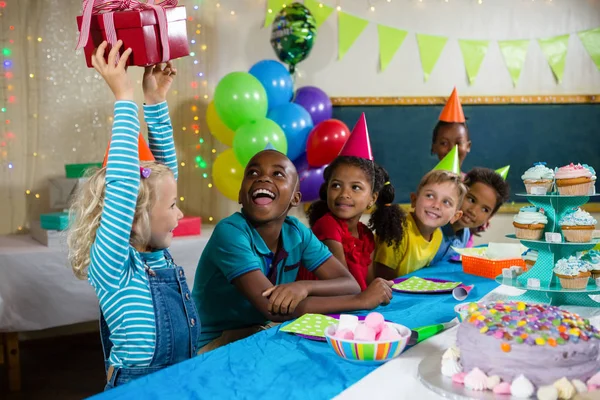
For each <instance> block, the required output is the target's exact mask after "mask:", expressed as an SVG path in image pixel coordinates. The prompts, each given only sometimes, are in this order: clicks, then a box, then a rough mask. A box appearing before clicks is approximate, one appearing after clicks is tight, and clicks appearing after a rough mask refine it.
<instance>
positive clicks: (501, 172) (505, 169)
mask: <svg viewBox="0 0 600 400" xmlns="http://www.w3.org/2000/svg"><path fill="white" fill-rule="evenodd" d="M509 169H510V165H507V166H506V167H502V168H498V169H497V170H496V173H497V174H498V175H500V176H501V177H502V179H504V180H506V177H507V176H508V170H509Z"/></svg>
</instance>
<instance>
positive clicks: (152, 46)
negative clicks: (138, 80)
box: [77, 3, 190, 68]
mask: <svg viewBox="0 0 600 400" xmlns="http://www.w3.org/2000/svg"><path fill="white" fill-rule="evenodd" d="M137 4H138V5H142V4H143V3H137ZM155 7H156V6H155ZM159 11H160V12H161V13H162V10H156V9H140V10H132V11H116V12H113V13H106V14H112V15H111V16H110V17H111V18H110V19H109V20H107V18H106V17H105V15H106V14H92V15H91V19H90V23H89V36H88V39H87V42H86V44H85V47H84V52H85V60H86V63H87V66H88V67H90V68H91V67H92V61H91V56H92V53H93V52H94V49H95V48H97V47H98V46H99V45H100V43H102V41H104V40H107V41H108V42H109V43H112V42H114V43H116V41H117V40H119V39H120V40H122V41H123V46H122V48H121V49H122V51H121V53H123V51H125V49H127V48H129V47H131V49H132V53H131V55H130V56H129V60H128V62H127V65H137V66H141V67H143V66H148V65H154V64H158V63H160V62H164V61H168V60H173V59H175V58H180V57H184V56H187V55H189V54H190V48H189V44H188V40H187V28H186V12H185V7H171V8H164V15H165V16H166V24H165V25H166V32H164V33H163V32H161V27H160V24H159V15H158V12H159ZM88 12H91V9H90V10H89V11H88ZM84 18H85V15H84V16H78V17H77V26H78V28H79V30H80V35H81V37H82V38H83V40H85V35H84V32H81V26H82V24H83V23H84ZM106 25H108V27H107V26H106ZM111 25H113V26H114V28H113V27H112V26H111ZM107 28H108V29H107ZM115 32H116V35H114V33H115ZM111 33H112V35H111ZM162 37H164V38H167V43H166V45H163V41H162ZM81 40H82V39H80V43H79V45H78V48H80V47H81V46H83V43H81ZM165 47H166V49H165ZM165 55H166V56H167V57H166V59H165ZM106 57H108V51H106V53H105V58H106Z"/></svg>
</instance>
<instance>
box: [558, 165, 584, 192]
mask: <svg viewBox="0 0 600 400" xmlns="http://www.w3.org/2000/svg"><path fill="white" fill-rule="evenodd" d="M554 177H555V182H556V187H557V188H558V192H559V193H560V194H562V195H566V196H585V195H587V194H589V192H590V188H591V186H592V172H591V171H590V170H589V169H588V168H585V167H584V166H583V165H581V164H576V165H575V164H573V163H571V164H569V165H565V166H564V167H560V168H558V170H557V171H556V174H555V175H554Z"/></svg>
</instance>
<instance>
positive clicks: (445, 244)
mask: <svg viewBox="0 0 600 400" xmlns="http://www.w3.org/2000/svg"><path fill="white" fill-rule="evenodd" d="M470 238H471V231H470V230H469V229H468V228H465V229H462V230H460V231H458V232H454V229H452V225H451V224H446V225H444V226H443V227H442V244H440V248H439V249H438V252H437V253H436V255H435V257H434V258H433V261H431V265H434V264H437V263H439V262H444V261H450V260H451V259H454V258H456V259H458V257H459V254H458V253H457V252H455V251H454V250H452V247H456V248H458V249H462V248H465V247H467V243H468V242H469V239H470Z"/></svg>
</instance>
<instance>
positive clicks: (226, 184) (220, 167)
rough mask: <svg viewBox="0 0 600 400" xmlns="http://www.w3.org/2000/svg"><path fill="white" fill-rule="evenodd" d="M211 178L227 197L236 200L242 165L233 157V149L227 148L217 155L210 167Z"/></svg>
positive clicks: (242, 174)
mask: <svg viewBox="0 0 600 400" xmlns="http://www.w3.org/2000/svg"><path fill="white" fill-rule="evenodd" d="M212 178H213V181H214V183H215V186H216V187H217V189H219V191H220V192H221V193H222V194H223V195H224V196H225V197H227V198H228V199H231V200H234V201H237V200H238V194H239V192H240V188H241V186H242V179H243V178H244V167H242V166H241V165H240V163H239V161H238V160H237V158H236V157H235V153H234V152H233V149H227V150H225V151H224V152H222V153H221V154H219V155H218V156H217V158H216V159H215V162H214V164H213V168H212Z"/></svg>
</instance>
